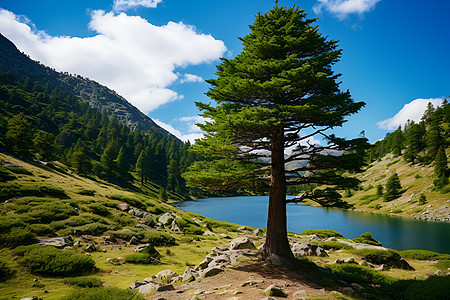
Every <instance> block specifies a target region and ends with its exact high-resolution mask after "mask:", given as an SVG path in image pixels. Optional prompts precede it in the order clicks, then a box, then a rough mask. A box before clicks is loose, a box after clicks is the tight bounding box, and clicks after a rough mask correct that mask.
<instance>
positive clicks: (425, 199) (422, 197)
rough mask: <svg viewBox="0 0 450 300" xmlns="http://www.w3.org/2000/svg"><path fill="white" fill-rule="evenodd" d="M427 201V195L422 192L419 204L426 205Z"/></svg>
mask: <svg viewBox="0 0 450 300" xmlns="http://www.w3.org/2000/svg"><path fill="white" fill-rule="evenodd" d="M425 203H427V197H426V196H425V195H424V194H420V196H419V205H424V204H425Z"/></svg>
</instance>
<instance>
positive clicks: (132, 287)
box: [130, 280, 147, 290]
mask: <svg viewBox="0 0 450 300" xmlns="http://www.w3.org/2000/svg"><path fill="white" fill-rule="evenodd" d="M145 284H147V282H145V281H140V280H136V281H133V282H132V283H131V284H130V289H132V290H134V289H137V288H138V287H140V286H141V285H145Z"/></svg>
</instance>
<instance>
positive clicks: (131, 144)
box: [0, 73, 197, 200]
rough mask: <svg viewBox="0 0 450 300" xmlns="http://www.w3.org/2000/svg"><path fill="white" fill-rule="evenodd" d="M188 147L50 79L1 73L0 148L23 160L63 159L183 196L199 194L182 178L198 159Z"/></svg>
mask: <svg viewBox="0 0 450 300" xmlns="http://www.w3.org/2000/svg"><path fill="white" fill-rule="evenodd" d="M189 146H190V143H189V142H187V143H182V142H180V141H179V140H178V139H176V138H175V137H173V136H170V135H169V136H165V135H163V134H162V133H161V132H160V131H159V130H154V131H147V132H143V131H140V130H139V129H135V130H133V131H131V130H130V129H129V128H128V127H127V126H126V125H125V124H121V123H119V122H118V121H117V120H116V119H115V118H112V117H109V116H108V114H107V113H106V111H105V110H103V111H102V112H100V111H99V110H98V109H96V108H92V107H90V106H89V104H88V103H86V102H80V101H78V100H77V98H76V97H75V96H74V95H73V94H71V93H68V92H65V91H63V90H61V89H58V88H53V89H50V84H49V83H47V84H45V85H40V84H39V83H38V82H32V80H30V78H27V79H25V80H24V81H23V82H22V81H20V80H16V79H15V78H14V76H13V75H12V74H11V73H2V74H1V75H0V151H3V152H6V153H10V154H12V155H15V156H16V157H19V158H22V159H28V160H33V159H39V160H41V161H45V162H52V161H59V162H61V163H63V164H65V165H66V166H69V167H70V168H71V169H72V170H73V171H74V172H76V173H77V174H80V175H83V176H88V177H92V178H95V177H98V178H102V179H104V180H107V181H109V182H113V183H116V184H121V185H122V186H128V187H130V188H131V187H132V184H133V183H134V181H135V180H136V181H139V182H140V183H141V186H142V187H146V189H145V188H144V190H150V192H151V191H152V190H154V189H155V188H157V187H156V186H155V185H154V184H157V185H159V186H161V187H163V188H165V189H167V190H168V191H169V192H172V193H173V195H176V194H178V196H176V199H177V200H180V199H183V198H184V197H183V196H181V195H188V194H189V193H190V192H194V193H195V191H194V190H192V189H187V188H186V185H185V182H184V180H183V178H182V177H181V176H180V174H181V173H182V172H184V171H185V170H186V168H187V167H188V166H189V165H190V164H191V163H192V162H193V161H194V160H196V159H197V157H196V155H195V154H193V153H190V152H188V151H187V149H188V148H189ZM49 166H52V164H50V165H49ZM2 174H3V175H2ZM5 174H7V173H4V172H2V173H0V176H7V175H5ZM5 179H6V178H5ZM158 189H159V188H158Z"/></svg>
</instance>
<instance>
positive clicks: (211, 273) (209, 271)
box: [202, 267, 223, 277]
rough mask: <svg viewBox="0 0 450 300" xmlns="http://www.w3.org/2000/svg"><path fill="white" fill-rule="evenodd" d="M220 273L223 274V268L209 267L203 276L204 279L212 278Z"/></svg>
mask: <svg viewBox="0 0 450 300" xmlns="http://www.w3.org/2000/svg"><path fill="white" fill-rule="evenodd" d="M220 272H223V269H222V268H219V267H209V268H207V269H205V270H204V271H203V273H202V276H203V277H211V276H215V275H217V274H219V273H220Z"/></svg>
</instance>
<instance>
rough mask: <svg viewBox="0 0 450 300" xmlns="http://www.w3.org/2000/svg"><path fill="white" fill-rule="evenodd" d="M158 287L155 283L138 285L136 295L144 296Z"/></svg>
mask: <svg viewBox="0 0 450 300" xmlns="http://www.w3.org/2000/svg"><path fill="white" fill-rule="evenodd" d="M159 287H160V285H159V284H156V283H146V284H143V285H140V286H139V287H138V289H139V292H138V293H139V294H142V295H146V294H148V293H151V292H153V291H155V290H157V289H158V288H159Z"/></svg>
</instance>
